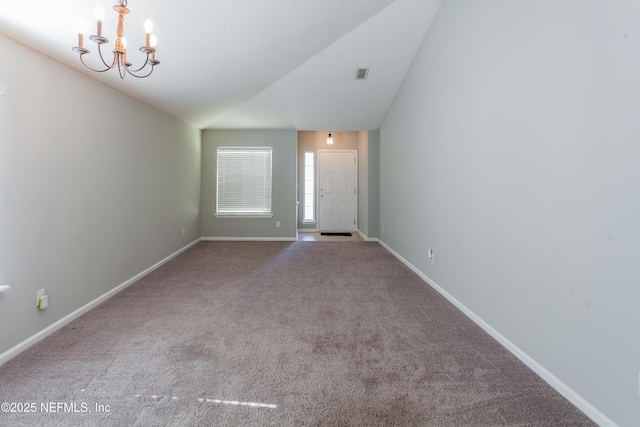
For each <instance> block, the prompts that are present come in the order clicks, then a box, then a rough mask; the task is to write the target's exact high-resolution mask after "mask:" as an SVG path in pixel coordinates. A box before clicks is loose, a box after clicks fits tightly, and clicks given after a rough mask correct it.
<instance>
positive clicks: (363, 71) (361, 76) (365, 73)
mask: <svg viewBox="0 0 640 427" xmlns="http://www.w3.org/2000/svg"><path fill="white" fill-rule="evenodd" d="M367 77H369V69H368V68H358V69H357V70H356V80H366V79H367Z"/></svg>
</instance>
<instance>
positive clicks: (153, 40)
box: [149, 34, 158, 47]
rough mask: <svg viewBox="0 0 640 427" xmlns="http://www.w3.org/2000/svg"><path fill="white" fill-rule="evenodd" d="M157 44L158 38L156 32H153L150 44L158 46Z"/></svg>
mask: <svg viewBox="0 0 640 427" xmlns="http://www.w3.org/2000/svg"><path fill="white" fill-rule="evenodd" d="M156 44H158V38H157V37H156V35H155V34H151V43H150V44H149V45H150V46H151V47H156Z"/></svg>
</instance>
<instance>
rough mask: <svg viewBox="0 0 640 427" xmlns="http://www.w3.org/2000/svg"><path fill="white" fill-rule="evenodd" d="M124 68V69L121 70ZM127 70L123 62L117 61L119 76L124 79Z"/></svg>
mask: <svg viewBox="0 0 640 427" xmlns="http://www.w3.org/2000/svg"><path fill="white" fill-rule="evenodd" d="M123 68H124V70H123ZM128 71H129V70H127V67H125V66H124V64H122V62H121V61H118V74H120V78H121V79H123V80H124V78H125V76H126V75H127V72H128Z"/></svg>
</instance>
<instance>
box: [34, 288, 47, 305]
mask: <svg viewBox="0 0 640 427" xmlns="http://www.w3.org/2000/svg"><path fill="white" fill-rule="evenodd" d="M44 294H45V292H44V289H40V290H39V291H38V292H36V307H39V306H40V298H42V297H43V296H44Z"/></svg>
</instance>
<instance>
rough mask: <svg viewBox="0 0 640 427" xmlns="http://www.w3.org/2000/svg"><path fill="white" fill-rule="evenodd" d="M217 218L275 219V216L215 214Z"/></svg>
mask: <svg viewBox="0 0 640 427" xmlns="http://www.w3.org/2000/svg"><path fill="white" fill-rule="evenodd" d="M213 216H215V217H216V218H273V214H247V215H243V214H235V215H234V214H213Z"/></svg>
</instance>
